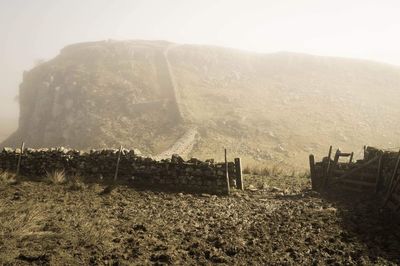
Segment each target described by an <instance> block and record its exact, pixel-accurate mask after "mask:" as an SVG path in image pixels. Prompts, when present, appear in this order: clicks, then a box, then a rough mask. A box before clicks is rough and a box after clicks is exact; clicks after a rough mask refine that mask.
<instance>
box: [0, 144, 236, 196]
mask: <svg viewBox="0 0 400 266" xmlns="http://www.w3.org/2000/svg"><path fill="white" fill-rule="evenodd" d="M118 154H119V150H115V149H109V150H91V151H90V152H82V151H78V150H70V149H65V148H62V147H61V148H56V149H39V150H34V149H26V150H25V151H24V152H23V154H22V161H21V170H20V174H21V175H23V176H26V177H29V178H32V179H38V178H43V176H45V175H46V173H51V172H54V171H57V170H58V171H64V172H65V173H66V174H67V175H80V176H82V177H85V178H87V179H89V180H90V179H92V180H100V179H101V180H106V181H107V180H112V179H113V177H114V174H115V169H116V163H117V158H118ZM19 156H20V151H19V150H18V149H17V150H13V149H9V148H5V149H3V151H2V152H1V153H0V170H8V171H15V169H16V167H17V161H18V157H19ZM225 168H226V166H225V163H215V162H214V160H207V161H204V162H203V161H200V160H197V159H194V158H193V159H191V160H189V161H186V162H185V161H184V160H183V159H182V158H181V157H179V156H177V155H173V156H172V158H171V159H167V160H161V161H155V160H153V159H151V158H144V157H140V156H136V155H135V152H134V151H133V150H122V153H121V160H120V165H119V171H118V180H125V181H130V182H132V183H133V184H135V185H138V186H150V187H152V188H160V189H167V190H184V191H187V190H189V191H196V192H207V193H215V194H225V193H227V191H228V184H227V179H226V170H225ZM228 170H229V175H230V180H229V182H230V185H231V187H234V186H235V164H234V163H232V162H229V163H228Z"/></svg>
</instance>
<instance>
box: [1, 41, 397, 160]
mask: <svg viewBox="0 0 400 266" xmlns="http://www.w3.org/2000/svg"><path fill="white" fill-rule="evenodd" d="M399 89H400V68H398V67H395V66H391V65H386V64H380V63H376V62H370V61H363V60H355V59H344V58H334V57H320V56H312V55H305V54H295V53H288V52H282V53H274V54H260V53H253V52H245V51H239V50H234V49H229V48H222V47H214V46H203V45H178V44H174V43H169V42H165V41H103V42H92V43H81V44H74V45H70V46H68V47H66V48H64V49H63V50H62V51H61V53H60V54H59V55H58V56H57V57H56V58H54V59H52V60H50V61H48V62H45V63H43V64H41V65H39V66H37V67H35V68H34V69H32V70H31V71H29V72H26V73H25V74H24V78H23V83H22V84H21V86H20V95H19V101H20V120H19V128H18V130H17V131H16V132H15V133H14V134H12V136H10V137H9V138H8V139H7V140H6V141H5V142H4V143H2V144H1V146H15V145H18V144H19V143H20V142H21V141H22V140H24V141H26V142H27V145H28V146H30V147H48V146H68V147H73V148H80V149H90V148H101V147H118V146H119V145H123V146H124V147H127V148H137V149H139V150H140V151H142V153H144V154H151V155H154V156H156V155H157V156H158V158H164V157H168V156H170V155H171V153H174V152H179V153H181V154H183V155H184V156H186V157H198V158H203V159H206V158H208V157H216V158H217V159H222V155H223V147H227V148H228V150H229V155H230V156H232V157H233V156H241V157H242V158H244V159H245V160H246V161H247V162H264V161H270V162H280V161H284V162H286V163H289V164H293V165H297V166H304V165H306V163H307V155H308V154H309V153H314V154H321V153H326V150H327V146H328V145H329V144H334V145H335V146H339V147H342V148H343V149H344V150H359V149H360V147H362V145H364V144H368V145H379V146H381V147H397V146H400V140H399V139H398V136H399V133H400V125H399V123H397V118H398V117H399V115H400V104H399V103H400V93H399ZM218 154H220V157H218Z"/></svg>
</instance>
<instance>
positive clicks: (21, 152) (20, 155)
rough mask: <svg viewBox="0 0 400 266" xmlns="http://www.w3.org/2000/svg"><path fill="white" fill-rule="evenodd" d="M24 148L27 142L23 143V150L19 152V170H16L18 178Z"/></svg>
mask: <svg viewBox="0 0 400 266" xmlns="http://www.w3.org/2000/svg"><path fill="white" fill-rule="evenodd" d="M24 149H25V142H22V143H21V150H20V152H19V157H18V163H17V172H16V176H17V178H18V176H19V172H20V169H21V161H22V154H23V153H24Z"/></svg>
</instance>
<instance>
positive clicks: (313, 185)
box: [309, 154, 317, 190]
mask: <svg viewBox="0 0 400 266" xmlns="http://www.w3.org/2000/svg"><path fill="white" fill-rule="evenodd" d="M309 158H310V177H311V188H312V190H317V184H316V176H315V158H314V155H313V154H310V157H309Z"/></svg>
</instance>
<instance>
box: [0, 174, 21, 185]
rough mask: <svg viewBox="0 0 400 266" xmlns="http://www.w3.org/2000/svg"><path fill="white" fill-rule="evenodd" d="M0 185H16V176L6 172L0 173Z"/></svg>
mask: <svg viewBox="0 0 400 266" xmlns="http://www.w3.org/2000/svg"><path fill="white" fill-rule="evenodd" d="M0 183H1V184H4V185H15V184H17V183H18V178H17V175H16V174H14V173H11V172H8V171H3V172H1V173H0Z"/></svg>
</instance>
